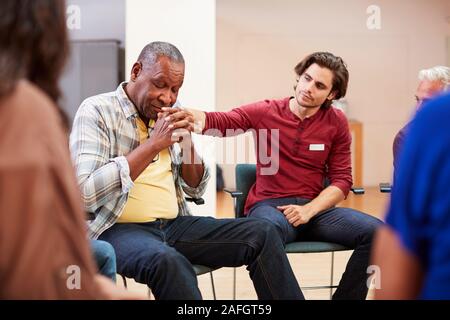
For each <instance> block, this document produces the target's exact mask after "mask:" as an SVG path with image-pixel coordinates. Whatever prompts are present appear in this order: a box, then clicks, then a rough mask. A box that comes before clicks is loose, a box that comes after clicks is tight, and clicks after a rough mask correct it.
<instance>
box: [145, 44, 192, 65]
mask: <svg viewBox="0 0 450 320" xmlns="http://www.w3.org/2000/svg"><path fill="white" fill-rule="evenodd" d="M161 56H165V57H168V58H169V59H170V60H172V61H174V62H179V63H184V58H183V55H182V54H181V52H180V50H178V48H177V47H175V46H174V45H173V44H171V43H168V42H161V41H155V42H151V43H149V44H147V45H146V46H145V47H144V48H143V49H142V51H141V53H140V54H139V58H138V61H141V62H145V63H146V64H147V65H151V64H153V63H155V62H156V60H157V59H158V58H159V57H161Z"/></svg>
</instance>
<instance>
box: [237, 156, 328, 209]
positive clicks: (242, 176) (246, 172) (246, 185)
mask: <svg viewBox="0 0 450 320" xmlns="http://www.w3.org/2000/svg"><path fill="white" fill-rule="evenodd" d="M235 174H236V190H238V191H240V192H242V195H240V196H238V197H237V198H236V203H235V208H234V211H235V215H236V218H240V217H244V207H245V201H246V200H247V196H248V192H249V191H250V188H251V187H252V186H253V184H254V183H255V182H256V165H255V164H248V163H240V164H237V165H236V168H235ZM329 185H330V182H329V179H328V178H325V180H324V188H326V187H327V186H329Z"/></svg>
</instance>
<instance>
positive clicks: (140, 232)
mask: <svg viewBox="0 0 450 320" xmlns="http://www.w3.org/2000/svg"><path fill="white" fill-rule="evenodd" d="M100 239H102V240H105V241H108V242H109V243H111V244H112V245H113V247H114V249H115V251H116V256H117V270H118V273H120V274H122V275H124V276H126V277H129V278H134V279H135V280H136V281H137V282H140V283H145V284H147V285H148V286H149V287H150V288H151V289H152V291H153V292H154V294H155V297H156V298H157V299H201V298H202V297H201V294H200V291H199V289H198V285H197V277H196V275H195V272H194V270H193V268H192V264H202V265H206V266H209V267H238V266H242V265H247V266H248V267H247V270H248V271H249V272H250V277H251V279H252V281H253V285H254V287H255V290H256V293H257V295H258V298H259V299H303V294H302V292H301V290H300V287H299V285H298V283H297V281H296V279H295V276H294V273H293V272H292V269H291V266H290V264H289V261H288V259H287V256H286V253H285V252H284V246H283V243H282V241H281V239H280V236H279V234H278V232H277V229H276V228H275V226H274V225H273V224H272V223H268V222H267V221H265V220H262V219H248V218H241V219H214V218H210V217H192V216H189V217H187V216H183V217H177V218H176V219H173V220H162V219H158V220H156V221H154V222H149V223H140V224H137V223H136V224H133V223H126V224H121V223H117V224H115V225H113V226H112V227H111V228H110V229H108V230H106V231H105V232H104V233H103V234H102V235H101V236H100Z"/></svg>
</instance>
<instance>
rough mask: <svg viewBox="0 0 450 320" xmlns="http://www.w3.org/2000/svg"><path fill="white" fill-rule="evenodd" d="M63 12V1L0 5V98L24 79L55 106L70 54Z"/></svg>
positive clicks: (4, 1)
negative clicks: (44, 94) (60, 79)
mask: <svg viewBox="0 0 450 320" xmlns="http://www.w3.org/2000/svg"><path fill="white" fill-rule="evenodd" d="M65 8H66V4H65V1H64V0H1V1H0V97H2V96H4V95H7V94H9V93H11V92H12V90H13V89H14V87H15V86H16V84H17V82H18V81H19V80H20V79H27V80H29V81H30V82H32V83H34V84H35V85H36V86H37V87H39V88H40V89H42V90H43V91H44V92H45V93H46V94H47V95H48V96H49V97H50V98H51V99H52V100H53V101H54V102H55V103H57V102H58V99H59V98H60V95H61V92H60V89H59V85H58V80H59V77H60V75H61V73H62V70H63V67H64V64H65V61H66V58H67V56H68V53H69V44H68V36H67V27H66V16H65Z"/></svg>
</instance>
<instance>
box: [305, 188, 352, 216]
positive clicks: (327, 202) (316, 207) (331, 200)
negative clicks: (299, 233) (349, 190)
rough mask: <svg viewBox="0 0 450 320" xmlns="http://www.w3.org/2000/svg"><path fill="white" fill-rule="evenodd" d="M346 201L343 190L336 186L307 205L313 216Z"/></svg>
mask: <svg viewBox="0 0 450 320" xmlns="http://www.w3.org/2000/svg"><path fill="white" fill-rule="evenodd" d="M344 199H345V196H344V193H343V192H342V190H341V189H339V188H338V187H335V186H329V187H327V188H325V189H324V190H322V192H321V193H320V194H319V195H318V196H317V197H316V198H314V199H313V200H312V201H311V202H309V203H308V204H307V206H309V208H310V209H311V212H312V213H313V216H315V215H316V214H318V213H319V212H322V211H324V210H327V209H329V208H331V207H333V206H335V205H337V204H338V203H339V202H341V201H342V200H344Z"/></svg>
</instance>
